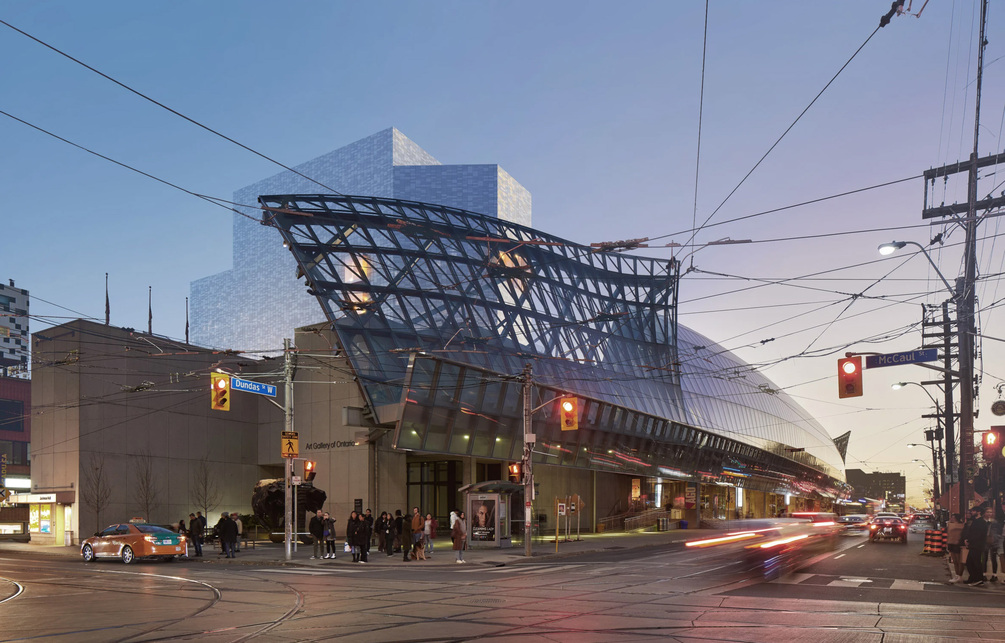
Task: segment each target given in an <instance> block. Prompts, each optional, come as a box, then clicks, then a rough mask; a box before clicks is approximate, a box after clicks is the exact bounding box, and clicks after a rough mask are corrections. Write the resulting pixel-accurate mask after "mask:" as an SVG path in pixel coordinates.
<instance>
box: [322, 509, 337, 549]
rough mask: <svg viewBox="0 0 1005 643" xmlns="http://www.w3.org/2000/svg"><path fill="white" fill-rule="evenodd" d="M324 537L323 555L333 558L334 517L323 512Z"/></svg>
mask: <svg viewBox="0 0 1005 643" xmlns="http://www.w3.org/2000/svg"><path fill="white" fill-rule="evenodd" d="M323 533H324V539H325V555H324V558H330V559H332V560H335V519H334V518H332V517H331V516H329V515H328V512H327V511H326V512H325V515H324V532H323Z"/></svg>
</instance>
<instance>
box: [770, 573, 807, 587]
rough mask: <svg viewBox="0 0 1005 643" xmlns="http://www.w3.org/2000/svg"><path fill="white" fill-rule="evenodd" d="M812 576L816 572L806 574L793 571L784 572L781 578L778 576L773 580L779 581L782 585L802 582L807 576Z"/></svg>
mask: <svg viewBox="0 0 1005 643" xmlns="http://www.w3.org/2000/svg"><path fill="white" fill-rule="evenodd" d="M814 576H816V574H806V573H804V572H794V573H792V574H786V575H785V576H782V577H781V578H779V579H778V580H776V581H775V582H776V583H781V584H782V585H798V584H799V583H801V582H803V581H804V580H806V579H807V578H812V577H814Z"/></svg>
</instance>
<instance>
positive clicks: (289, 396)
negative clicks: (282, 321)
mask: <svg viewBox="0 0 1005 643" xmlns="http://www.w3.org/2000/svg"><path fill="white" fill-rule="evenodd" d="M283 357H284V359H283V375H284V377H285V379H286V390H285V395H284V398H285V399H284V400H283V415H284V417H285V422H284V427H285V430H286V431H292V430H293V361H292V357H291V355H290V340H289V339H284V340H283ZM283 460H285V461H286V466H285V469H286V485H285V487H286V496H285V500H284V505H283V506H284V509H285V513H286V516H285V518H286V520H285V522H286V534H285V543H286V560H287V561H289V560H292V559H293V549H292V543H293V539H292V538H291V535H292V528H293V458H283Z"/></svg>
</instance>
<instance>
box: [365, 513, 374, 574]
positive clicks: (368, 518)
mask: <svg viewBox="0 0 1005 643" xmlns="http://www.w3.org/2000/svg"><path fill="white" fill-rule="evenodd" d="M363 520H364V521H365V522H366V533H367V537H366V546H365V547H364V548H363V550H364V551H365V552H366V555H365V556H363V562H364V563H365V562H367V561H368V560H369V559H370V545H372V544H373V512H372V511H370V510H369V509H367V510H366V515H364V516H363Z"/></svg>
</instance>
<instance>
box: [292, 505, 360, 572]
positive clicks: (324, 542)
mask: <svg viewBox="0 0 1005 643" xmlns="http://www.w3.org/2000/svg"><path fill="white" fill-rule="evenodd" d="M373 525H374V523H373V512H371V511H370V510H369V509H367V510H366V513H365V514H361V513H358V512H356V511H353V512H352V513H351V514H349V520H348V521H346V526H345V546H344V550H345V552H346V553H351V554H352V562H354V563H364V564H365V563H367V562H368V561H369V554H370V541H371V540H372V534H373V529H374V526H373ZM307 530H308V531H309V532H310V534H311V537H312V538H313V540H314V555H313V556H311V558H312V559H329V560H335V551H336V548H337V545H336V543H337V541H338V540H337V539H338V536H337V535H336V534H335V519H334V518H332V517H331V515H329V513H328V512H327V511H321V510H320V509H319V510H318V511H317V513H316V514H315V515H314V517H312V518H311V521H310V524H309V525H308V527H307Z"/></svg>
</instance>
